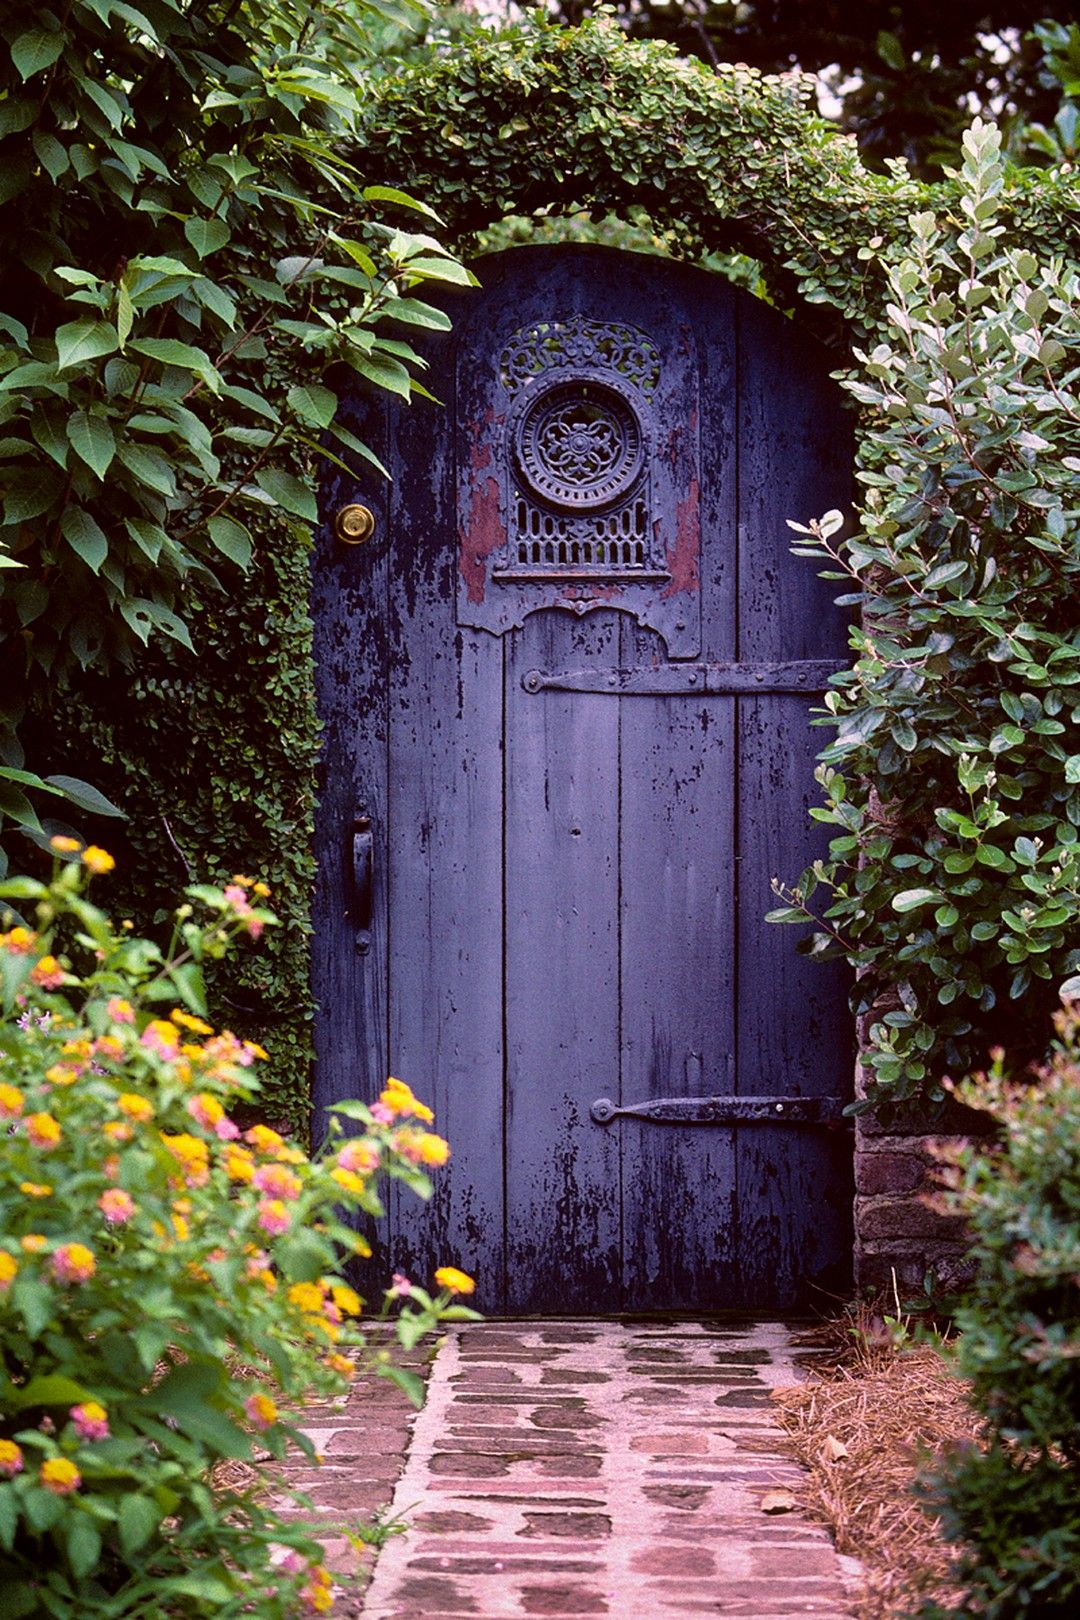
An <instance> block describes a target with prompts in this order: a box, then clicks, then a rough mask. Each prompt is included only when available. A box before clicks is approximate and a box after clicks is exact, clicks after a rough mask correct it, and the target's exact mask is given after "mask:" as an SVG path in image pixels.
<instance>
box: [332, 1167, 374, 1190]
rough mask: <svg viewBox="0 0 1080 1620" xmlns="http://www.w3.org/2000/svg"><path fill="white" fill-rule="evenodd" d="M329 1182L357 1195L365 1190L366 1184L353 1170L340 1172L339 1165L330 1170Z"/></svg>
mask: <svg viewBox="0 0 1080 1620" xmlns="http://www.w3.org/2000/svg"><path fill="white" fill-rule="evenodd" d="M330 1180H331V1181H336V1182H337V1184H338V1186H339V1187H342V1188H344V1190H345V1191H346V1192H351V1193H356V1194H358V1195H359V1194H360V1193H362V1192H365V1191H366V1190H367V1182H366V1181H365V1180H364V1178H363V1176H358V1175H357V1174H356V1172H355V1170H342V1168H341V1166H340V1165H339V1166H338V1167H337V1168H336V1169H334V1170H331V1172H330Z"/></svg>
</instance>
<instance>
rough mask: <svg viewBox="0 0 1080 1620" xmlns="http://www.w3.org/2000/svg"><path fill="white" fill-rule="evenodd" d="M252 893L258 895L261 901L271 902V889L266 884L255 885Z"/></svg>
mask: <svg viewBox="0 0 1080 1620" xmlns="http://www.w3.org/2000/svg"><path fill="white" fill-rule="evenodd" d="M251 892H252V894H257V895H258V897H259V899H260V900H269V898H270V887H269V885H268V884H266V883H253V884H252V885H251Z"/></svg>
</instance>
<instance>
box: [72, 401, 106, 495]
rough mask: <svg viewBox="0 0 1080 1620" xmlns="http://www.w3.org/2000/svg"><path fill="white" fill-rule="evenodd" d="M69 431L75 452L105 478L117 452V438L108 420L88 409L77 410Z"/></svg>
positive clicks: (99, 475)
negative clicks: (89, 412) (91, 412)
mask: <svg viewBox="0 0 1080 1620" xmlns="http://www.w3.org/2000/svg"><path fill="white" fill-rule="evenodd" d="M67 432H68V438H69V439H70V440H71V446H72V449H73V450H74V451H75V454H76V455H78V456H81V457H82V459H83V461H85V462H86V465H87V466H88V467H89V468H91V469H92V471H94V472H96V473H97V475H98V477H99V478H102V479H103V478H104V477H105V474H106V473H107V472H108V470H109V468H110V466H111V465H112V459H113V457H114V456H115V454H116V440H115V439H114V437H113V430H112V428H111V427H110V426H109V424H108V422H106V421H105V420H104V418H103V417H100V416H91V415H89V414H88V412H86V411H76V412H75V413H74V415H73V416H72V417H71V419H70V421H69V422H68V429H67Z"/></svg>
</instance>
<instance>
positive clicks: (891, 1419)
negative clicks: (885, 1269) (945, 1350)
mask: <svg viewBox="0 0 1080 1620" xmlns="http://www.w3.org/2000/svg"><path fill="white" fill-rule="evenodd" d="M816 1348H817V1350H818V1355H817V1357H815V1363H816V1364H815V1367H814V1371H813V1372H812V1373H811V1374H810V1377H809V1379H808V1381H807V1382H806V1383H804V1384H801V1385H799V1386H797V1387H795V1388H793V1389H786V1390H782V1391H779V1392H778V1393H777V1396H776V1399H777V1401H778V1403H779V1405H780V1409H781V1412H780V1416H781V1421H782V1423H783V1424H784V1427H785V1428H786V1430H787V1432H788V1435H789V1436H790V1438H791V1441H792V1443H793V1445H794V1448H795V1450H796V1452H797V1454H798V1456H799V1458H800V1460H801V1461H802V1462H803V1463H804V1465H805V1466H806V1468H807V1469H808V1470H809V1479H808V1481H807V1485H806V1488H805V1496H804V1500H805V1502H806V1505H807V1507H808V1509H809V1510H810V1512H811V1513H813V1514H814V1516H815V1517H817V1518H819V1519H821V1520H822V1521H823V1522H824V1523H826V1524H827V1525H828V1526H829V1527H830V1529H831V1530H832V1532H833V1535H834V1537H835V1539H836V1544H837V1547H838V1549H839V1551H840V1552H842V1553H848V1554H851V1555H852V1556H854V1557H856V1558H858V1559H859V1560H860V1561H861V1562H862V1564H863V1568H864V1570H865V1574H866V1585H865V1590H864V1591H863V1593H862V1594H861V1598H860V1602H859V1611H858V1612H859V1617H860V1620H891V1617H894V1616H897V1615H904V1614H911V1613H912V1612H913V1611H914V1610H916V1609H917V1608H918V1605H919V1601H920V1600H921V1599H922V1598H936V1599H937V1600H938V1601H948V1600H949V1598H950V1597H951V1598H955V1596H956V1588H955V1584H954V1582H953V1579H952V1554H951V1551H950V1549H949V1548H948V1547H947V1546H946V1545H945V1543H944V1542H943V1541H942V1539H941V1536H940V1534H939V1531H938V1527H937V1522H936V1520H934V1519H933V1518H932V1517H931V1516H930V1515H929V1514H927V1513H926V1512H925V1511H924V1510H923V1509H922V1508H921V1507H920V1506H919V1504H918V1503H917V1502H916V1500H915V1499H914V1497H913V1496H912V1495H911V1486H912V1483H913V1481H914V1479H915V1476H916V1474H917V1473H918V1472H919V1469H920V1468H921V1467H922V1466H923V1465H924V1464H925V1463H927V1462H932V1461H933V1459H934V1457H935V1456H936V1455H938V1454H939V1453H940V1452H941V1451H942V1450H943V1449H945V1448H946V1447H949V1446H951V1445H953V1444H956V1443H958V1442H959V1443H964V1442H970V1441H972V1440H974V1439H975V1438H976V1437H977V1435H978V1430H979V1420H978V1418H977V1416H976V1414H975V1413H974V1412H973V1411H972V1409H971V1407H970V1405H969V1403H968V1399H967V1391H966V1387H965V1385H964V1384H963V1383H962V1382H961V1381H960V1380H959V1379H958V1378H955V1377H953V1376H952V1375H951V1374H950V1373H949V1372H948V1371H947V1369H946V1368H945V1366H944V1365H943V1363H942V1360H941V1357H940V1356H939V1355H938V1354H937V1352H936V1351H935V1350H933V1349H932V1348H931V1347H929V1346H927V1345H915V1346H913V1347H903V1346H900V1347H896V1346H895V1345H894V1344H893V1343H892V1340H891V1336H890V1334H889V1332H888V1329H887V1328H886V1326H885V1324H884V1322H883V1320H882V1318H881V1317H880V1316H874V1315H873V1314H872V1313H870V1312H869V1311H864V1312H860V1313H859V1315H858V1316H856V1317H849V1318H845V1319H844V1320H843V1323H842V1324H840V1326H839V1328H837V1329H834V1330H833V1333H832V1335H831V1342H830V1336H828V1335H823V1336H819V1337H818V1339H817V1343H816Z"/></svg>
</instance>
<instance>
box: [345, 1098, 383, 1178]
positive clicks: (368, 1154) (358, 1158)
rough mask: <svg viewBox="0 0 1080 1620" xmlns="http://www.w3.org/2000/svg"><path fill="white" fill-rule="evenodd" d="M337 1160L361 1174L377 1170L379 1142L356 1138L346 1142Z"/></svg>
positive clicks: (348, 1168)
mask: <svg viewBox="0 0 1080 1620" xmlns="http://www.w3.org/2000/svg"><path fill="white" fill-rule="evenodd" d="M378 1106H379V1104H376V1107H378ZM337 1162H338V1164H339V1165H340V1166H341V1168H342V1169H343V1170H354V1171H356V1172H357V1173H358V1174H360V1175H363V1174H364V1173H365V1172H366V1171H369V1170H375V1169H377V1168H378V1163H379V1146H378V1143H377V1142H365V1141H362V1140H360V1139H359V1138H354V1139H353V1141H351V1142H346V1143H345V1146H344V1147H343V1148H342V1149H341V1152H340V1153H339V1154H338V1156H337Z"/></svg>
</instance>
